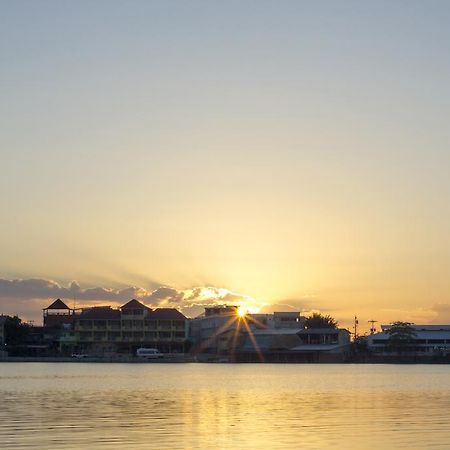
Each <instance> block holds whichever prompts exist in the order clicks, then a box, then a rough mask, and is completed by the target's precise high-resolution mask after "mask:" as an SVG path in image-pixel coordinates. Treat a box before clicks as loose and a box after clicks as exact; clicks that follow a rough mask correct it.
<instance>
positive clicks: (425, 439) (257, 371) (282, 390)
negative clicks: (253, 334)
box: [0, 363, 450, 450]
mask: <svg viewBox="0 0 450 450" xmlns="http://www.w3.org/2000/svg"><path fill="white" fill-rule="evenodd" d="M0 400H1V407H0V448H2V449H18V448H33V449H34V448H39V449H58V450H61V449H81V448H85V449H128V448H130V449H166V448H167V449H181V448H183V449H185V448H187V449H216V448H235V449H246V448H249V449H278V448H289V449H294V448H302V449H321V448H333V449H358V450H359V449H372V448H377V449H397V448H398V449H402V448H408V449H419V448H420V449H422V448H436V449H439V448H442V449H448V448H450V426H449V422H450V366H430V365H428V366H427V365H338V364H337V365H312V364H311V365H310V364H304V365H302V364H299V365H270V364H264V365H258V364H237V365H234V364H95V363H77V364H73V363H72V364H70V363H56V364H51V363H44V364H41V363H1V364H0Z"/></svg>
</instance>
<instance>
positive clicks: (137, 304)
mask: <svg viewBox="0 0 450 450" xmlns="http://www.w3.org/2000/svg"><path fill="white" fill-rule="evenodd" d="M120 309H150V308H148V307H147V306H145V305H144V304H143V303H141V302H138V301H137V300H136V299H134V298H133V300H130V301H129V302H128V303H125V305H123V306H121V307H120Z"/></svg>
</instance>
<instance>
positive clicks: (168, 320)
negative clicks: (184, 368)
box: [60, 299, 188, 354]
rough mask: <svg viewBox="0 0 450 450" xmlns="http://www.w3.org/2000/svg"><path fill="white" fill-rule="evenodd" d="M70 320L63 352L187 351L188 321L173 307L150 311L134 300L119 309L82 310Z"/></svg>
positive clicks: (62, 343) (104, 307)
mask: <svg viewBox="0 0 450 450" xmlns="http://www.w3.org/2000/svg"><path fill="white" fill-rule="evenodd" d="M72 319H73V320H72V326H71V327H70V328H68V329H67V330H66V332H65V333H64V335H63V336H62V337H61V341H60V342H61V350H62V351H63V352H64V353H70V352H72V353H73V352H76V353H95V354H109V353H128V354H130V353H131V354H135V352H136V350H137V349H138V348H139V347H150V348H157V349H158V350H159V351H161V352H162V353H184V352H185V351H186V350H187V346H188V342H187V337H188V319H187V318H186V317H185V316H184V315H183V314H182V313H181V312H179V311H178V310H176V309H174V308H157V309H151V308H149V307H148V306H145V305H144V304H143V303H141V302H139V301H137V300H134V299H133V300H130V301H129V302H128V303H126V304H124V305H123V306H121V307H120V308H112V307H111V306H95V307H91V308H82V309H81V310H76V311H75V313H74V314H73V316H72Z"/></svg>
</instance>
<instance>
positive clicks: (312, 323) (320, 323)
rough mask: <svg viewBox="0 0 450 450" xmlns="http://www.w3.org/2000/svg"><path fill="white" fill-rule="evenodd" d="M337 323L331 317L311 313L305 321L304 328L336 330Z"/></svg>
mask: <svg viewBox="0 0 450 450" xmlns="http://www.w3.org/2000/svg"><path fill="white" fill-rule="evenodd" d="M337 327H338V322H337V320H336V319H334V318H333V317H331V316H328V315H327V316H325V315H323V314H320V313H312V314H311V315H310V316H309V317H307V318H306V320H305V328H337Z"/></svg>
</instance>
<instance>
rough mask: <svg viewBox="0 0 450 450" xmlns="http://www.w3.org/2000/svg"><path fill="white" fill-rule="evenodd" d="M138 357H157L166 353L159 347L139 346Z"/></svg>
mask: <svg viewBox="0 0 450 450" xmlns="http://www.w3.org/2000/svg"><path fill="white" fill-rule="evenodd" d="M136 356H137V357H138V358H147V359H156V358H162V357H163V356H164V355H163V354H162V353H161V352H160V351H159V350H158V349H157V348H143V347H141V348H138V349H137V351H136Z"/></svg>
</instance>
